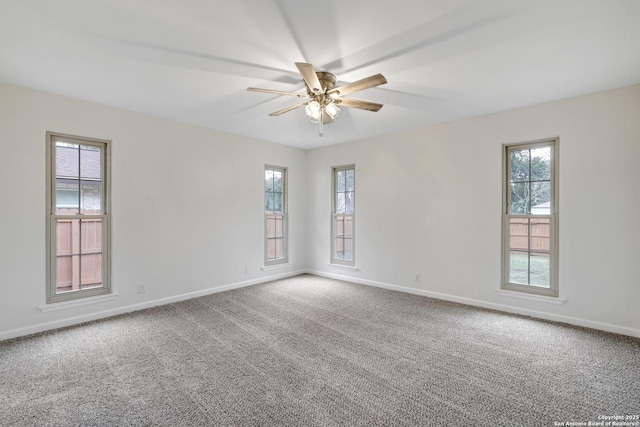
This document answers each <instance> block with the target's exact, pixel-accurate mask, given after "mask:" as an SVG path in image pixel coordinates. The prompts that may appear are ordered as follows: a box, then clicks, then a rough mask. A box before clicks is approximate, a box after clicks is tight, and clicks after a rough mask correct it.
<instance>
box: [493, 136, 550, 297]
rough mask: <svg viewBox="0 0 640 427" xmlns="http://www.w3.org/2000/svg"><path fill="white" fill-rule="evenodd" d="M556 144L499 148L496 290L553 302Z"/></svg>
mask: <svg viewBox="0 0 640 427" xmlns="http://www.w3.org/2000/svg"><path fill="white" fill-rule="evenodd" d="M557 168H558V141H557V139H550V140H544V141H536V142H531V143H523V144H513V145H505V147H504V171H505V177H504V187H505V191H504V197H503V199H504V206H503V239H504V241H503V266H504V269H503V274H502V276H503V278H502V288H503V289H509V290H513V291H521V292H528V293H535V294H540V295H547V296H554V297H555V296H558V279H557V277H558V251H557V242H558V228H557V227H558V226H557V214H558V186H557V176H558V173H557Z"/></svg>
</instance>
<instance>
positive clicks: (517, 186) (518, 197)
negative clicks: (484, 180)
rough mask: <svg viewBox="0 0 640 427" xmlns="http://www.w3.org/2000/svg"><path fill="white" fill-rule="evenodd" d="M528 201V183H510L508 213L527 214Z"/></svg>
mask: <svg viewBox="0 0 640 427" xmlns="http://www.w3.org/2000/svg"><path fill="white" fill-rule="evenodd" d="M529 202H530V198H529V183H528V182H519V183H511V206H510V207H509V213H511V214H520V215H524V214H528V213H529V208H530V207H529Z"/></svg>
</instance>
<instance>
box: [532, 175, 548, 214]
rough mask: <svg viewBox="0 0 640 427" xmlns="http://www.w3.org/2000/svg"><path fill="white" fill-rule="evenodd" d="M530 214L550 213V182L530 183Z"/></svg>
mask: <svg viewBox="0 0 640 427" xmlns="http://www.w3.org/2000/svg"><path fill="white" fill-rule="evenodd" d="M531 214H534V215H550V214H551V182H549V181H543V182H532V183H531Z"/></svg>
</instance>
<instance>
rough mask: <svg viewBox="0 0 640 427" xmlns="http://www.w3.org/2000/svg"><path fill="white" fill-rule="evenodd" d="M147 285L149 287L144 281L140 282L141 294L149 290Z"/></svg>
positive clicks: (139, 290)
mask: <svg viewBox="0 0 640 427" xmlns="http://www.w3.org/2000/svg"><path fill="white" fill-rule="evenodd" d="M146 287H147V284H146V283H144V282H140V283H138V293H139V294H144V293H145V292H146V291H147V289H146Z"/></svg>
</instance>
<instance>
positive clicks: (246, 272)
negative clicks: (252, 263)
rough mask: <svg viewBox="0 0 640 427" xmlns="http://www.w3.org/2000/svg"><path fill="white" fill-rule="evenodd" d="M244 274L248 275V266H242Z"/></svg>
mask: <svg viewBox="0 0 640 427" xmlns="http://www.w3.org/2000/svg"><path fill="white" fill-rule="evenodd" d="M244 274H249V266H248V265H245V266H244Z"/></svg>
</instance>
